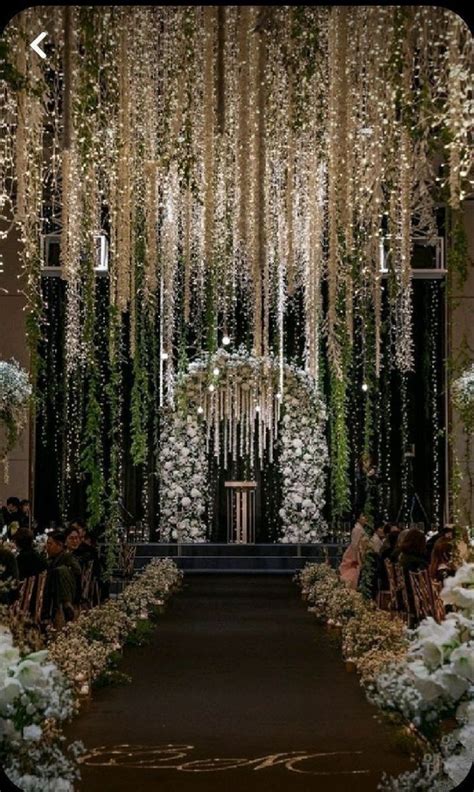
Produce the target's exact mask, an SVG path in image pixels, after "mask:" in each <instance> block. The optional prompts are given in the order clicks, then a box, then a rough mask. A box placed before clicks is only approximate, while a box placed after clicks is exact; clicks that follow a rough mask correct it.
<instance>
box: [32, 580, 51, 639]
mask: <svg viewBox="0 0 474 792" xmlns="http://www.w3.org/2000/svg"><path fill="white" fill-rule="evenodd" d="M47 575H48V573H47V572H46V571H45V572H41V573H40V574H39V575H37V577H36V593H35V606H34V611H33V621H34V623H35V624H36V625H37V626H39V625H40V624H41V623H42V620H43V619H42V617H43V603H44V593H45V590H46V578H47Z"/></svg>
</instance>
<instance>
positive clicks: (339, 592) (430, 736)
mask: <svg viewBox="0 0 474 792" xmlns="http://www.w3.org/2000/svg"><path fill="white" fill-rule="evenodd" d="M297 579H298V582H299V584H300V586H301V588H302V593H303V596H304V597H305V599H306V600H307V601H308V602H309V603H310V606H311V607H310V610H311V611H312V612H314V613H315V615H316V616H317V617H318V618H320V619H322V620H324V621H325V622H326V623H328V624H329V625H336V626H337V627H339V628H341V630H342V650H343V654H344V657H345V659H346V662H347V663H349V664H350V665H351V666H352V665H354V666H355V668H356V670H357V671H358V672H359V674H360V676H361V684H362V685H363V686H364V688H365V691H366V694H367V697H368V699H369V701H371V702H372V703H374V704H375V705H376V706H378V707H379V708H380V709H381V710H382V711H383V712H385V713H386V714H388V715H389V716H390V717H391V718H392V719H394V720H395V721H396V722H401V723H403V724H404V725H407V726H408V728H409V729H410V730H411V731H412V732H414V733H416V734H418V735H420V736H421V737H423V738H424V740H425V741H427V742H428V744H429V747H430V753H429V754H426V755H425V756H424V757H423V759H422V761H421V762H420V764H419V767H418V769H417V770H415V771H414V772H408V773H404V774H403V775H401V776H400V777H398V778H388V777H386V776H384V778H383V781H382V785H381V786H380V787H379V788H380V789H382V790H384V792H411V790H413V789H417V790H426V792H427V791H428V790H433V792H446V790H447V789H452V788H453V787H454V786H456V785H457V784H459V783H461V781H463V780H464V778H465V777H466V776H467V774H468V772H469V770H470V768H471V764H472V757H473V756H474V564H472V563H469V564H464V565H463V566H462V567H460V568H459V569H458V571H457V572H456V575H455V576H454V577H452V578H448V580H447V581H446V582H445V584H444V588H443V591H442V595H441V596H442V598H443V599H444V601H445V603H446V604H450V605H453V606H454V607H455V608H456V611H455V612H453V613H449V614H448V616H447V617H446V619H445V620H444V621H443V622H442V623H441V624H437V623H436V622H435V621H434V619H432V618H431V617H429V618H427V619H424V620H423V621H422V622H421V623H420V624H419V626H418V627H417V628H416V629H415V630H407V628H406V626H405V625H404V623H403V622H402V621H401V620H399V619H394V618H392V617H391V615H390V614H389V613H387V612H384V611H381V610H379V609H377V608H376V607H375V605H374V604H372V603H367V602H366V601H365V600H364V599H363V597H362V595H361V594H359V593H358V592H356V591H352V590H350V589H348V588H347V586H346V585H345V584H344V583H342V582H341V580H340V578H339V576H338V574H337V572H336V571H335V570H333V569H331V568H330V567H329V566H327V565H326V564H321V565H317V564H311V565H308V566H306V567H305V568H304V569H303V570H302V572H301V573H300V574H299V575H298V576H297ZM454 719H455V720H454ZM446 721H448V722H450V723H451V722H452V724H454V723H455V728H454V729H453V730H452V731H451V733H450V734H449V735H447V736H443V725H444V722H446Z"/></svg>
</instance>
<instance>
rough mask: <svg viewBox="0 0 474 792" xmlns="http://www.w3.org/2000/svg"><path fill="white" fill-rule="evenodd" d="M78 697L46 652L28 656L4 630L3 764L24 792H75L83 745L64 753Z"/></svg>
mask: <svg viewBox="0 0 474 792" xmlns="http://www.w3.org/2000/svg"><path fill="white" fill-rule="evenodd" d="M75 711H76V705H75V696H74V691H73V689H72V687H71V685H70V684H69V682H68V680H67V679H66V677H65V676H64V674H62V673H61V671H59V669H58V667H57V666H56V665H55V663H53V662H52V661H51V657H50V655H49V652H48V651H47V650H41V651H39V652H30V653H27V654H25V653H24V652H22V651H21V650H20V649H19V648H18V647H17V646H15V645H14V644H13V637H12V634H11V632H10V630H9V629H7V628H6V627H0V764H2V765H3V767H4V768H5V771H6V773H7V775H8V777H9V778H10V779H11V780H12V781H13V782H14V783H15V784H16V785H17V786H18V787H19V788H20V789H22V790H24V792H36V790H39V789H41V790H43V791H44V792H53V791H54V790H59V789H61V790H62V792H72V791H73V789H74V781H75V780H76V778H77V777H78V768H77V762H76V757H77V755H78V753H80V752H81V750H82V746H81V744H80V743H74V744H72V745H71V746H69V753H70V755H69V756H68V755H67V754H66V753H65V751H64V748H63V741H64V735H63V733H62V724H63V723H64V722H65V721H68V720H69V719H70V718H71V717H72V716H73V715H74V713H75Z"/></svg>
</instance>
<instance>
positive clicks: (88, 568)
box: [81, 561, 94, 608]
mask: <svg viewBox="0 0 474 792" xmlns="http://www.w3.org/2000/svg"><path fill="white" fill-rule="evenodd" d="M93 568H94V562H93V561H88V562H87V564H86V565H85V566H84V569H83V570H82V573H81V607H82V606H83V605H85V606H86V607H88V608H90V607H91V606H92V571H93Z"/></svg>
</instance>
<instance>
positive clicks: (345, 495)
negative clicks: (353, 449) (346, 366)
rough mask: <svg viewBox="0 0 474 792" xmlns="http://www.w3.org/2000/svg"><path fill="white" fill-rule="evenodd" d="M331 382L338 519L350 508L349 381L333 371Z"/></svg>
mask: <svg viewBox="0 0 474 792" xmlns="http://www.w3.org/2000/svg"><path fill="white" fill-rule="evenodd" d="M330 383H331V384H330V388H331V392H330V408H329V414H330V449H331V453H330V457H331V498H332V500H331V503H332V516H333V518H334V519H337V518H338V517H339V518H340V517H342V516H343V515H344V513H345V512H347V511H348V509H349V508H350V497H349V438H348V433H347V414H346V413H347V408H346V400H347V381H346V379H345V378H342V379H340V378H339V377H337V375H336V374H335V373H334V371H332V372H331V377H330Z"/></svg>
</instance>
